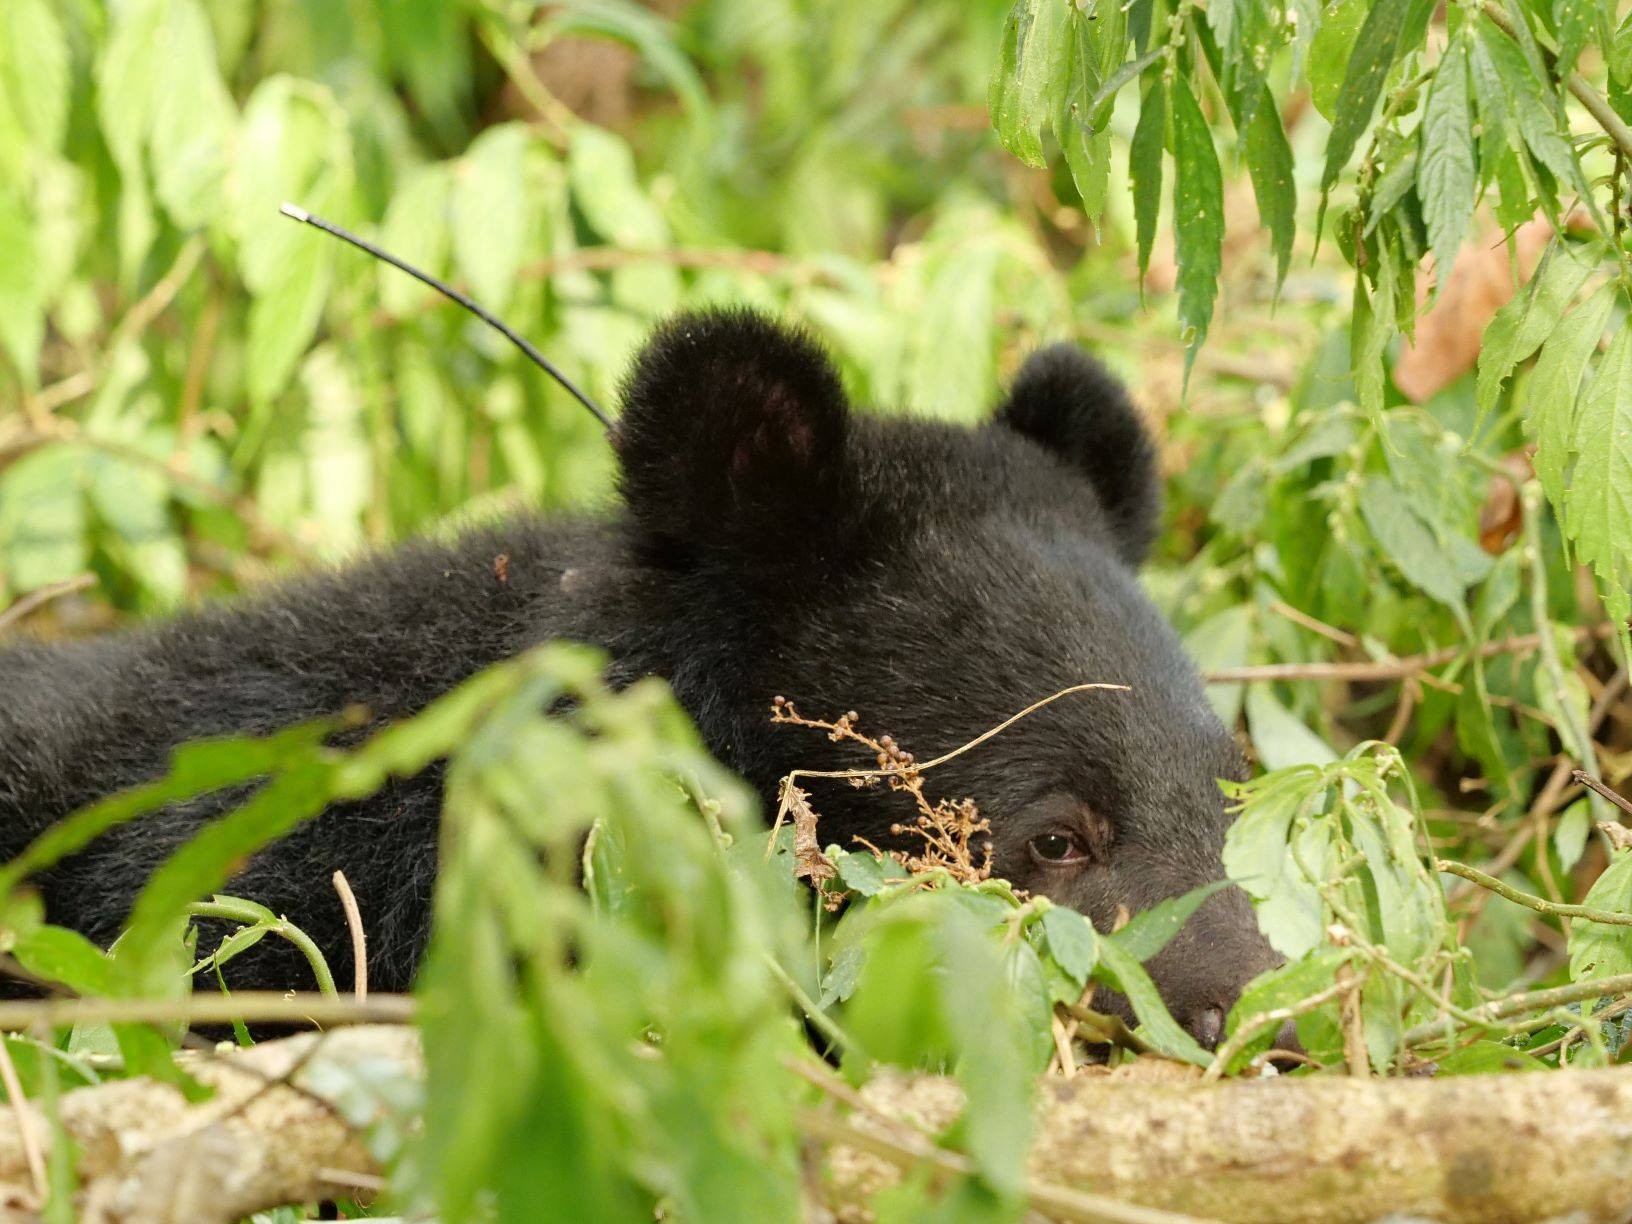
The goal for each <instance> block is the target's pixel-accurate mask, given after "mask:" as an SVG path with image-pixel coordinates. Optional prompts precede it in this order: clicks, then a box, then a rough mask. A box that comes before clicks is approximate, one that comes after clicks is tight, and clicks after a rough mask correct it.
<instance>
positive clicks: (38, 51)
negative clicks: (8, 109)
mask: <svg viewBox="0 0 1632 1224" xmlns="http://www.w3.org/2000/svg"><path fill="white" fill-rule="evenodd" d="M0 83H3V85H4V87H5V90H6V93H7V95H8V96H9V98H10V101H11V105H12V108H13V110H14V111H15V112H16V114H17V116H18V118H19V119H20V120H21V121H22V124H23V127H24V129H26V130H27V131H28V132H29V133H30V134H32V135H33V136H34V137H35V139H36V140H37V141H38V143H39V144H40V145H41V146H42V147H43V148H47V149H58V148H61V147H62V138H63V135H64V133H65V132H66V131H67V128H68V89H69V86H70V84H71V80H70V64H69V59H68V36H67V33H66V32H65V31H64V30H63V28H62V22H61V20H60V19H59V18H58V16H57V13H56V11H55V9H53V7H52V5H51V3H50V0H6V3H5V4H4V5H3V6H0Z"/></svg>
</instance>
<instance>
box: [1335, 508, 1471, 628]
mask: <svg viewBox="0 0 1632 1224" xmlns="http://www.w3.org/2000/svg"><path fill="white" fill-rule="evenodd" d="M1360 513H1361V514H1362V515H1363V516H1364V518H1365V520H1366V526H1367V528H1369V529H1370V531H1371V534H1372V538H1373V539H1375V540H1376V541H1377V547H1378V549H1379V550H1381V552H1382V554H1383V555H1384V556H1385V557H1387V558H1388V559H1389V560H1390V561H1392V562H1393V563H1394V565H1395V567H1396V568H1398V569H1399V571H1400V573H1402V574H1403V575H1405V579H1406V581H1407V582H1409V583H1411V585H1412V586H1414V587H1416V588H1417V589H1418V590H1420V591H1423V592H1425V593H1426V594H1428V595H1432V596H1433V597H1434V598H1435V599H1437V600H1439V601H1440V603H1442V604H1444V605H1445V606H1446V607H1448V608H1450V609H1451V610H1452V612H1454V613H1456V615H1457V617H1458V618H1459V619H1461V620H1464V621H1465V620H1466V619H1467V599H1466V589H1465V584H1464V583H1463V582H1462V580H1461V579H1460V577H1458V575H1457V569H1456V566H1455V565H1454V564H1453V563H1452V561H1451V559H1450V558H1449V556H1448V555H1447V554H1446V552H1445V550H1444V549H1443V548H1441V547H1440V544H1439V541H1438V540H1436V539H1435V538H1434V533H1433V532H1432V531H1430V530H1429V529H1428V526H1427V525H1426V524H1425V523H1424V522H1423V521H1422V520H1421V519H1420V518H1418V517H1417V514H1416V512H1415V511H1413V510H1412V509H1411V506H1410V504H1409V501H1408V499H1407V498H1406V495H1405V493H1404V492H1403V491H1402V490H1401V489H1400V487H1399V486H1398V485H1396V484H1395V483H1394V482H1393V481H1392V480H1390V479H1388V478H1387V477H1386V476H1371V477H1369V478H1368V479H1367V480H1366V483H1365V484H1364V485H1363V486H1362V487H1361V490H1360Z"/></svg>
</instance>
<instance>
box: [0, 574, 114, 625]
mask: <svg viewBox="0 0 1632 1224" xmlns="http://www.w3.org/2000/svg"><path fill="white" fill-rule="evenodd" d="M95 585H96V575H95V574H76V575H75V576H74V577H72V578H65V579H63V580H62V581H61V582H53V583H51V584H50V585H49V586H43V587H40V588H39V589H38V590H36V591H30V592H29V593H28V594H27V595H24V596H23V597H22V598H21V599H19V600H17V601H16V602H15V603H13V604H12V605H11V606H10V607H9V608H7V609H5V611H3V612H0V633H5V632H6V631H8V630H9V629H11V628H12V626H14V625H16V624H18V623H19V622H21V621H22V620H23V619H24V618H25V617H27V616H29V615H30V614H31V613H33V612H35V611H37V610H38V609H40V608H43V607H44V606H45V605H46V604H48V603H50V602H51V601H52V600H54V599H61V598H62V597H63V596H65V595H72V594H74V592H76V591H84V590H87V589H89V588H90V587H93V586H95Z"/></svg>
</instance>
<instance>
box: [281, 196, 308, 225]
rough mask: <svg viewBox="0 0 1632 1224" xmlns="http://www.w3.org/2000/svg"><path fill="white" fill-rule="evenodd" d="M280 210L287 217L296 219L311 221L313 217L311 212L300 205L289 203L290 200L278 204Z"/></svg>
mask: <svg viewBox="0 0 1632 1224" xmlns="http://www.w3.org/2000/svg"><path fill="white" fill-rule="evenodd" d="M278 211H279V212H281V213H282V214H283V215H284V216H286V217H293V218H294V219H295V220H296V221H310V220H311V219H312V214H311V213H309V212H307V211H306V210H305V209H304V208H301V207H300V206H299V205H296V204H291V203H289V201H288V200H285V201H284V202H283V203H282V204H280V205H279V206H278Z"/></svg>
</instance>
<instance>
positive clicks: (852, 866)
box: [827, 846, 902, 897]
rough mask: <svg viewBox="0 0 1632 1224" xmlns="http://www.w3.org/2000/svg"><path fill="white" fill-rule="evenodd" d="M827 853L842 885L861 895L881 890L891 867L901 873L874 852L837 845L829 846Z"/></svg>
mask: <svg viewBox="0 0 1632 1224" xmlns="http://www.w3.org/2000/svg"><path fill="white" fill-rule="evenodd" d="M827 854H828V857H829V858H831V859H832V860H833V865H834V866H835V867H836V868H838V872H839V879H840V880H842V881H843V882H844V886H845V887H846V888H847V889H849V890H850V891H851V892H853V893H859V894H860V895H861V896H863V897H872V896H876V895H877V894H878V893H880V892H882V891H883V890H884V885H885V884H886V883H887V882H888V879H889V876H890V873H891V870H892V869H894V872H895V874H896V875H898V876H899V875H900V874H902V873H901V871H900V869H899V868H896V867H895V864H894V863H889V862H887V860H885V859H882V858H879V857H878V856H877V855H874V854H866V853H861V852H854V851H849V850H840V849H839V848H838V847H837V846H829V847H828V849H827Z"/></svg>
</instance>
